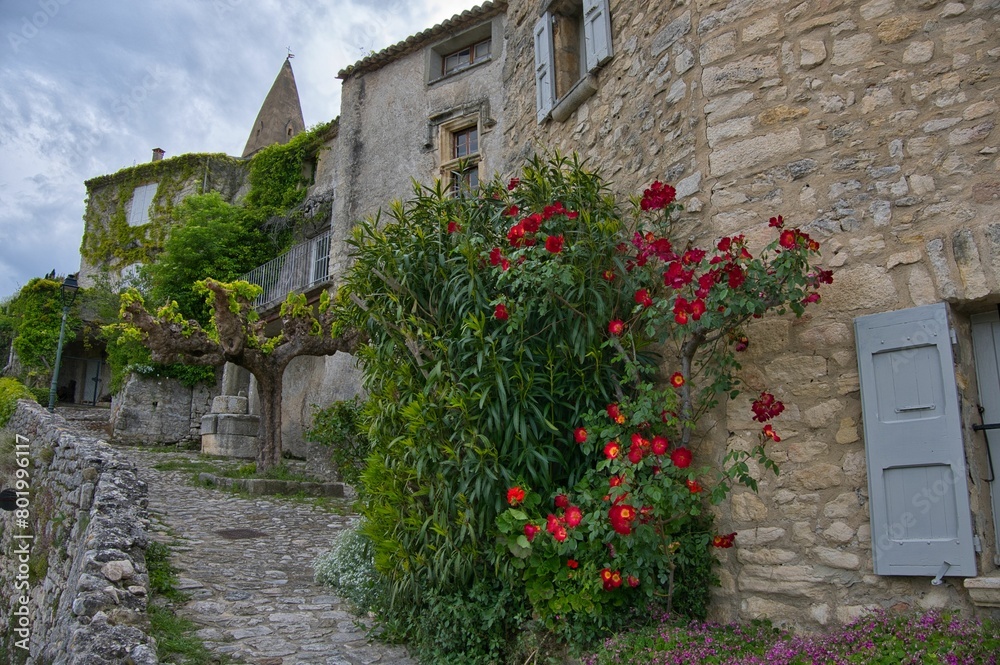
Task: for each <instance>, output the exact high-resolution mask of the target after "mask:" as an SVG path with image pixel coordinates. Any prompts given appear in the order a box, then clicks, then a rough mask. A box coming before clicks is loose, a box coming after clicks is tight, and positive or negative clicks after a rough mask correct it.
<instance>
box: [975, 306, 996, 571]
mask: <svg viewBox="0 0 1000 665" xmlns="http://www.w3.org/2000/svg"><path fill="white" fill-rule="evenodd" d="M972 347H973V350H974V351H975V356H976V379H977V382H978V383H979V404H980V406H982V407H983V422H984V423H987V424H994V423H1000V313H998V312H996V311H993V312H989V313H986V314H975V315H973V316H972ZM979 437H986V446H987V452H988V460H989V464H990V494H991V495H992V500H993V523H994V529H993V532H994V533H995V534H996V541H997V551H998V552H1000V429H988V430H983V431H982V432H979V433H978V434H976V438H977V441H976V445H979Z"/></svg>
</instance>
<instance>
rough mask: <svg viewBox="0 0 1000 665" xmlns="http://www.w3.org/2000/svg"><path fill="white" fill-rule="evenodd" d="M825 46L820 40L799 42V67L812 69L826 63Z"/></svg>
mask: <svg viewBox="0 0 1000 665" xmlns="http://www.w3.org/2000/svg"><path fill="white" fill-rule="evenodd" d="M826 55H827V54H826V44H825V43H824V42H823V40H821V39H803V40H802V41H801V42H799V66H801V67H802V68H803V69H812V68H813V67H817V66H819V65H821V64H823V62H824V61H826Z"/></svg>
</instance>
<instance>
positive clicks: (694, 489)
mask: <svg viewBox="0 0 1000 665" xmlns="http://www.w3.org/2000/svg"><path fill="white" fill-rule="evenodd" d="M686 484H687V488H688V490H690V491H691V494H697V493H698V492H700V491H701V490H702V487H701V485H699V484H698V481H697V480H688V481H687V483H686Z"/></svg>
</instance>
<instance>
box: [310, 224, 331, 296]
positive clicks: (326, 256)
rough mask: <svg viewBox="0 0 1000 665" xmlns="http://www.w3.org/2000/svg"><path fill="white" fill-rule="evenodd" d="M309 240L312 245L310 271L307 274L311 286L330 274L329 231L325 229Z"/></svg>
mask: <svg viewBox="0 0 1000 665" xmlns="http://www.w3.org/2000/svg"><path fill="white" fill-rule="evenodd" d="M309 242H310V244H311V245H312V247H311V249H312V251H311V254H312V256H311V257H310V258H311V259H312V261H311V263H312V271H311V274H310V276H309V285H310V286H312V285H313V284H316V283H317V282H322V281H324V280H325V279H327V278H328V277H329V276H330V232H329V231H327V232H326V233H324V234H322V235H320V236H318V237H316V238H313V239H312V240H310V241H309Z"/></svg>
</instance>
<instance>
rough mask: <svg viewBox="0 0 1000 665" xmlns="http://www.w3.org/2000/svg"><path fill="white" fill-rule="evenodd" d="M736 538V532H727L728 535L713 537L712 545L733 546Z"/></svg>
mask: <svg viewBox="0 0 1000 665" xmlns="http://www.w3.org/2000/svg"><path fill="white" fill-rule="evenodd" d="M735 540H736V533H735V532H733V533H727V534H726V535H724V536H722V535H717V536H715V537H714V538H712V547H723V548H727V547H732V546H733V542H734V541H735Z"/></svg>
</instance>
